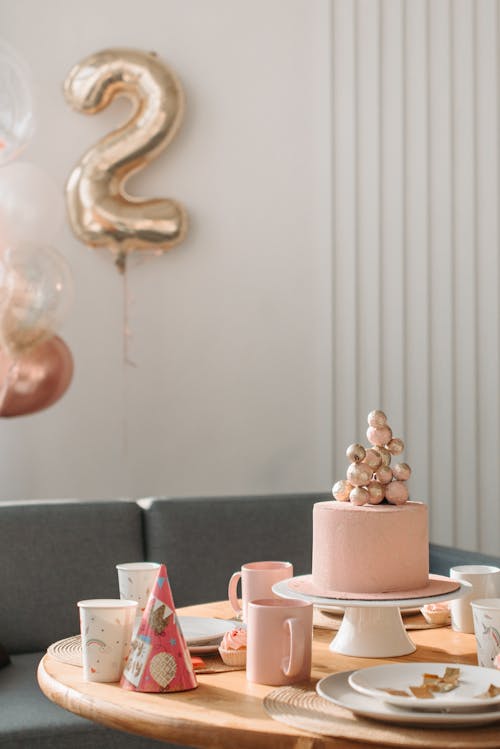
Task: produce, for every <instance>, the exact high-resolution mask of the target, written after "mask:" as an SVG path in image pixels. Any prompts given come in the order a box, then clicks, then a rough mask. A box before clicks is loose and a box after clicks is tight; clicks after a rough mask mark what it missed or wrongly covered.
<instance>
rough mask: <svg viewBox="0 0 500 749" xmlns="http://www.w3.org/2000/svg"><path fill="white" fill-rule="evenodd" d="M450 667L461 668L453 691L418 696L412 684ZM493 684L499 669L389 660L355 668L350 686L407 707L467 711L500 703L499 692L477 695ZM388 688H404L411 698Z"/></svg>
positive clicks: (498, 680)
mask: <svg viewBox="0 0 500 749" xmlns="http://www.w3.org/2000/svg"><path fill="white" fill-rule="evenodd" d="M447 668H459V669H460V675H459V682H458V686H457V687H456V689H453V690H451V691H450V692H442V693H440V692H434V693H433V694H434V697H432V698H422V697H415V696H414V695H412V693H411V692H410V690H409V687H410V686H420V685H421V684H422V682H423V677H424V674H436V675H437V676H444V673H445V671H446V669H447ZM490 684H494V685H495V686H499V687H500V671H499V672H498V676H497V677H496V678H495V674H494V673H493V672H492V670H491V669H490V668H481V666H468V665H464V664H463V663H389V664H387V665H384V666H373V667H370V668H361V669H359V670H358V671H353V672H352V673H351V675H350V676H349V685H350V686H351V687H352V688H353V689H355V690H356V691H357V692H360V693H361V694H366V695H368V696H369V697H373V698H375V699H376V700H377V701H378V702H380V701H383V702H387V703H388V704H389V705H396V706H398V707H402V708H405V709H407V710H429V711H431V712H437V711H439V710H454V711H456V710H459V711H463V712H467V711H469V710H478V709H480V708H492V707H494V706H495V705H500V695H498V696H496V697H486V698H483V699H480V698H479V697H478V695H480V694H483V693H484V692H486V691H487V689H488V687H489V686H490ZM385 689H398V690H404V691H406V692H407V693H408V697H402V696H401V697H400V696H399V695H395V694H389V693H388V692H386V691H385Z"/></svg>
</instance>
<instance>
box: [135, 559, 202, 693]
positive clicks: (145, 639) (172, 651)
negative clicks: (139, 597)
mask: <svg viewBox="0 0 500 749" xmlns="http://www.w3.org/2000/svg"><path fill="white" fill-rule="evenodd" d="M120 686H121V687H123V688H124V689H130V690H132V691H135V692H183V691H185V690H187V689H195V688H196V687H197V686H198V683H197V681H196V676H195V675H194V671H193V664H192V662H191V656H190V654H189V650H188V647H187V645H186V641H185V639H184V635H183V634H182V630H181V628H180V626H179V622H178V620H177V615H176V613H175V605H174V599H173V597H172V591H171V589H170V583H169V581H168V576H167V568H166V567H165V565H164V564H162V565H161V567H160V571H159V572H158V577H157V578H156V583H155V586H154V588H153V590H152V592H151V594H150V596H149V600H148V602H147V605H146V608H145V610H144V614H143V615H142V619H141V623H140V625H139V629H138V630H137V634H136V636H135V638H134V640H133V641H132V645H131V648H130V654H129V657H128V660H127V663H126V666H125V669H124V671H123V675H122V678H121V681H120Z"/></svg>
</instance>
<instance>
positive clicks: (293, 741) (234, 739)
mask: <svg viewBox="0 0 500 749" xmlns="http://www.w3.org/2000/svg"><path fill="white" fill-rule="evenodd" d="M50 660H53V659H52V658H51V656H50V655H44V656H43V658H42V659H41V661H40V663H39V664H38V669H37V679H38V684H39V686H40V689H41V690H42V692H43V694H44V695H45V696H46V697H47V698H48V699H49V700H51V701H52V702H54V703H55V704H56V705H58V706H59V707H61V708H63V709H65V710H68V711H69V712H72V713H74V714H76V715H79V716H80V717H82V718H86V719H88V720H91V721H93V722H95V723H99V724H101V725H104V726H107V727H108V728H114V729H117V730H119V731H124V732H128V733H133V734H136V735H138V736H142V737H146V738H151V739H155V740H156V741H165V742H170V743H173V744H175V743H178V744H182V745H184V746H188V747H199V749H219V747H220V746H221V737H220V735H219V734H218V732H217V731H214V732H212V731H210V732H208V731H206V724H204V723H202V722H200V721H196V720H193V718H188V717H186V718H179V717H176V716H172V715H165V716H158V720H157V721H156V720H155V726H154V729H153V728H151V727H150V720H149V719H146V720H145V719H144V716H145V715H147V713H145V712H143V711H142V710H141V709H140V707H139V708H138V707H133V708H130V707H129V706H128V707H127V709H126V710H124V709H123V708H120V706H118V705H116V704H115V703H113V702H111V701H109V702H106V711H105V712H103V711H102V710H101V709H100V708H99V706H98V705H97V702H96V700H95V699H94V698H93V697H92V696H91V695H89V694H84V693H82V692H80V691H78V690H76V689H73V687H70V686H67V685H66V684H63V683H61V682H60V681H58V680H57V679H55V678H54V677H53V676H51V675H50V674H49V673H48V672H47V670H46V668H45V662H46V661H48V662H50ZM68 667H69V668H78V666H68ZM162 697H165V698H166V699H167V700H168V697H169V695H168V694H165V695H162ZM268 717H269V720H270V721H272V725H273V727H274V728H275V729H276V730H273V731H272V732H270V731H268V730H261V729H258V728H257V729H252V730H251V731H250V730H249V729H248V726H245V727H241V728H239V727H232V726H228V725H224V726H223V728H222V730H223V732H224V745H231V746H234V747H238V749H257V747H258V749H333V747H335V749H339V748H340V747H342V749H360V746H361V745H362V743H361V742H359V741H351V740H350V739H345V738H342V737H338V738H337V737H334V736H326V735H321V734H315V733H310V732H309V731H305V730H303V729H300V728H295V727H293V726H289V725H287V724H284V723H281V722H279V721H275V720H274V719H273V718H271V717H270V716H268ZM194 729H196V730H194ZM229 742H230V743H229ZM367 746H370V747H371V749H376V747H377V745H376V744H368V745H367Z"/></svg>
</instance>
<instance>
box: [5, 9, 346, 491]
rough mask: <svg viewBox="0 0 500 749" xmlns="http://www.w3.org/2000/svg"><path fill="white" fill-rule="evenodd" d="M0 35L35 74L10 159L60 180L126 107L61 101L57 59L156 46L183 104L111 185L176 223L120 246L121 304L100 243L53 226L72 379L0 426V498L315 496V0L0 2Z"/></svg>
mask: <svg viewBox="0 0 500 749" xmlns="http://www.w3.org/2000/svg"><path fill="white" fill-rule="evenodd" d="M0 29H1V36H2V37H3V38H4V39H5V40H6V41H7V42H10V43H11V44H12V45H14V46H15V47H16V48H17V49H18V51H19V53H21V54H22V55H23V56H24V58H25V59H26V60H27V62H28V63H29V64H30V65H31V67H32V70H33V73H34V78H35V84H36V93H37V117H38V122H39V126H38V131H37V135H36V138H35V139H34V141H33V143H32V145H31V146H30V148H29V149H28V151H27V152H26V154H25V157H24V158H26V159H27V160H32V161H34V162H36V163H37V164H39V165H40V166H42V167H44V168H45V169H47V170H48V171H49V172H50V173H51V174H52V175H53V176H54V177H55V179H56V180H57V182H58V183H59V184H60V185H61V190H63V186H64V183H65V180H66V178H67V176H68V174H69V172H70V170H71V168H72V167H73V165H74V164H75V162H76V161H77V160H78V159H79V157H80V156H81V154H82V153H83V152H84V151H85V150H86V149H87V147H89V146H90V145H91V144H92V143H94V142H95V141H96V140H97V139H98V138H99V137H100V136H101V135H103V134H105V133H106V132H108V131H109V130H110V129H112V128H113V126H114V125H116V124H117V123H118V122H120V120H121V119H123V115H124V113H126V112H127V111H128V110H127V107H126V106H125V105H124V104H121V103H118V104H114V105H113V106H112V107H110V108H109V110H108V111H106V112H104V113H102V114H100V115H96V116H94V117H85V116H83V115H79V114H76V113H74V112H73V111H71V110H70V109H69V107H68V106H67V105H66V104H65V102H64V99H63V96H62V91H61V89H62V83H63V80H64V78H65V76H66V74H67V73H68V71H69V70H70V68H71V67H72V66H73V65H74V64H75V63H76V62H78V61H79V60H80V59H82V58H83V57H85V56H86V55H88V54H90V53H92V52H95V51H98V50H99V49H102V48H105V47H112V46H131V47H137V48H139V49H146V50H155V51H156V52H157V53H158V54H160V55H161V56H162V57H163V59H164V60H165V61H166V62H167V63H168V64H170V65H171V66H172V68H173V69H174V70H175V71H176V73H177V74H178V76H179V78H180V80H181V81H182V84H183V86H184V89H185V94H186V104H187V111H186V117H185V121H184V124H183V126H182V128H181V130H180V132H179V134H178V136H177V137H176V139H175V140H174V142H173V143H172V145H171V146H170V147H169V148H168V149H167V151H166V152H165V153H164V154H163V155H162V156H161V158H159V159H158V160H157V162H156V163H155V164H154V165H153V166H152V167H150V168H148V169H147V171H145V172H144V173H143V174H142V175H140V176H138V177H136V178H135V179H134V182H133V183H132V184H131V187H133V189H134V190H135V191H137V193H138V194H144V195H150V196H162V195H163V196H171V197H174V198H176V199H178V200H180V201H182V202H183V203H184V204H185V205H186V207H187V209H188V211H189V214H190V219H191V229H190V232H189V236H188V238H187V240H186V241H185V242H184V243H183V244H182V245H180V246H179V247H178V248H176V249H174V250H172V251H171V252H170V253H167V254H165V255H163V256H162V257H160V258H152V259H149V260H144V259H143V258H135V259H132V262H130V264H129V270H128V274H127V275H128V287H129V289H128V296H127V297H126V301H124V299H125V296H124V280H123V278H122V277H120V275H119V274H118V272H117V271H116V270H115V268H114V267H113V265H112V261H111V258H110V256H109V255H108V254H107V253H106V251H104V250H103V251H95V250H90V249H87V248H86V247H85V246H83V245H82V244H80V243H79V242H78V241H76V240H75V239H74V238H73V236H72V234H71V232H70V229H69V227H68V226H66V227H65V228H64V231H63V232H62V233H61V235H60V237H59V239H58V242H57V247H58V248H59V250H60V251H61V252H63V254H64V255H65V257H66V258H67V259H68V261H69V262H70V264H71V267H72V270H73V274H74V277H75V284H76V301H75V306H74V309H73V312H72V315H71V317H70V319H69V320H68V322H67V324H66V325H65V327H64V328H63V330H62V331H61V335H62V336H63V338H64V339H65V340H66V342H67V343H68V345H69V346H70V348H71V350H72V352H73V355H74V358H75V366H76V370H75V377H74V381H73V384H72V386H71V389H70V390H69V392H68V393H67V394H66V395H65V396H64V397H63V398H62V399H61V400H60V401H59V403H57V404H56V405H54V406H52V407H51V408H50V409H48V410H47V411H45V412H42V413H39V414H34V415H31V416H27V417H22V418H16V419H2V420H0V455H1V456H2V458H1V460H0V499H12V498H14V499H15V498H32V497H68V496H72V497H81V498H86V497H95V498H101V497H114V496H144V495H150V494H160V495H178V496H184V495H196V494H204V495H213V494H230V493H244V492H248V493H253V492H255V493H259V492H269V491H272V492H281V491H300V490H313V491H316V490H317V491H320V490H325V488H326V489H328V488H329V486H330V485H331V480H332V477H331V455H332V445H331V438H330V430H331V419H332V404H331V348H332V344H331V340H332V339H331V324H330V319H331V315H330V305H331V289H330V286H331V231H330V212H329V210H330V200H331V195H330V119H329V112H330V96H329V67H330V66H329V39H330V25H329V6H328V2H327V1H326V0H315V2H313V3H311V2H309V0H253V1H252V2H245V1H244V0H236V1H235V0H209V1H207V0H141V2H140V3H137V2H132V0H99V1H98V0H86V2H76V0H44V2H38V0H16V2H15V3H12V2H8V1H7V0H0ZM124 304H125V305H126V307H127V311H128V318H129V325H130V330H131V338H130V343H129V351H130V356H131V358H132V359H133V361H134V362H135V364H136V366H135V367H132V366H127V365H125V364H124V359H123V340H124Z"/></svg>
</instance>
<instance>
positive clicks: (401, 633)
mask: <svg viewBox="0 0 500 749" xmlns="http://www.w3.org/2000/svg"><path fill="white" fill-rule="evenodd" d="M329 650H332V651H333V652H334V653H342V655H354V656H358V657H359V658H389V657H392V656H398V655H408V653H413V652H414V651H415V650H416V647H415V644H414V643H413V642H412V640H410V638H409V637H408V635H407V634H406V629H405V627H404V624H403V620H402V618H401V612H400V610H399V607H398V606H390V607H386V608H382V607H381V606H373V607H371V606H370V607H367V608H365V607H362V608H361V607H354V606H347V607H346V609H345V611H344V616H343V619H342V624H341V625H340V628H339V630H338V632H337V634H336V636H335V637H334V638H333V640H332V641H331V643H330V645H329Z"/></svg>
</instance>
